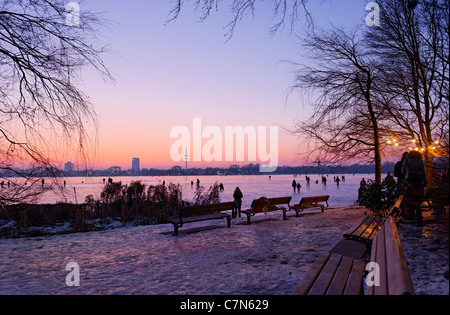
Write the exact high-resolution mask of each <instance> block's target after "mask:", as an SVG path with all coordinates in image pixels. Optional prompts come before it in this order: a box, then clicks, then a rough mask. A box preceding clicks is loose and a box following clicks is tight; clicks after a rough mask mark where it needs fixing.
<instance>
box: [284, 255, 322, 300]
mask: <svg viewBox="0 0 450 315" xmlns="http://www.w3.org/2000/svg"><path fill="white" fill-rule="evenodd" d="M330 256H331V254H330V253H324V254H322V255H320V256H319V258H318V259H317V260H316V261H315V262H314V264H313V265H312V266H311V269H309V270H308V272H307V273H306V274H305V275H304V276H303V278H302V280H301V281H300V283H299V284H298V286H297V287H296V288H295V289H294V291H293V293H292V294H293V295H306V294H308V292H309V290H310V289H311V286H312V285H313V284H314V281H316V279H317V277H318V276H319V274H320V271H321V270H322V269H323V266H325V264H326V263H327V261H328V259H329V258H330Z"/></svg>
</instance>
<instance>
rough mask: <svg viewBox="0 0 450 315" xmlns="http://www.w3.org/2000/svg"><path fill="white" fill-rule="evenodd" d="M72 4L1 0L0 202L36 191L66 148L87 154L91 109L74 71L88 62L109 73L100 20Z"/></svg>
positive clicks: (92, 130)
mask: <svg viewBox="0 0 450 315" xmlns="http://www.w3.org/2000/svg"><path fill="white" fill-rule="evenodd" d="M73 5H74V3H69V5H68V4H67V2H66V1H63V0H55V1H49V0H42V1H35V0H15V1H11V0H2V1H0V87H1V89H0V180H3V181H5V180H7V181H10V180H12V181H13V183H12V187H10V189H9V190H7V189H1V190H0V205H1V204H6V203H9V202H17V201H19V200H22V199H23V198H25V197H29V196H34V195H36V194H39V193H40V191H42V189H36V183H40V182H41V180H40V179H39V178H40V177H42V176H53V177H56V176H57V174H56V172H55V167H54V162H55V161H56V160H57V156H58V153H61V152H63V151H64V150H66V149H65V148H68V147H75V148H77V150H76V151H77V152H78V155H79V156H80V160H86V149H87V148H86V146H87V144H88V140H89V139H91V137H90V136H91V135H92V134H95V128H96V127H95V126H96V114H95V111H94V109H93V107H92V105H91V103H90V102H89V99H88V97H87V96H86V95H85V94H84V93H83V92H82V91H81V90H80V89H79V88H78V84H79V83H80V79H81V77H80V72H81V70H82V69H83V68H84V67H91V68H94V69H96V70H97V71H98V72H99V73H100V74H101V75H102V76H103V78H104V79H111V76H110V74H109V72H108V70H107V69H106V67H105V65H104V63H103V61H102V59H101V55H102V53H103V52H105V47H104V46H100V47H98V46H99V45H98V44H97V42H98V38H96V33H97V30H98V28H99V27H100V26H101V25H102V24H103V21H101V20H100V19H99V16H98V14H95V13H92V12H88V11H82V12H79V11H78V9H79V7H77V6H75V7H74V6H73ZM80 14H81V15H80ZM30 165H31V168H32V171H26V172H24V171H21V169H22V168H26V167H27V166H30ZM11 175H14V176H15V178H16V179H10V178H9V177H10V176H11ZM6 177H8V178H6ZM18 178H20V179H18ZM4 184H5V183H4Z"/></svg>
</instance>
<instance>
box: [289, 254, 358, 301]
mask: <svg viewBox="0 0 450 315" xmlns="http://www.w3.org/2000/svg"><path fill="white" fill-rule="evenodd" d="M364 270H365V263H364V262H363V261H362V260H357V259H352V258H350V257H346V256H341V255H338V254H332V253H325V254H322V255H321V256H320V257H319V258H318V259H317V260H316V262H315V263H314V264H313V265H312V266H311V268H310V270H309V271H308V272H307V273H306V274H305V276H304V277H303V279H302V280H301V281H300V283H299V285H298V286H297V287H296V288H295V289H294V291H293V292H292V294H293V295H361V294H362V293H363V277H364Z"/></svg>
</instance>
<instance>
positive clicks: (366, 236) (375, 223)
mask: <svg viewBox="0 0 450 315" xmlns="http://www.w3.org/2000/svg"><path fill="white" fill-rule="evenodd" d="M382 220H383V219H382V218H381V217H374V218H373V220H372V222H370V224H369V225H368V226H367V227H366V229H365V231H364V232H363V233H362V234H361V235H360V238H361V239H363V240H371V239H372V238H373V237H374V236H375V235H376V233H377V231H378V230H379V229H380V223H382Z"/></svg>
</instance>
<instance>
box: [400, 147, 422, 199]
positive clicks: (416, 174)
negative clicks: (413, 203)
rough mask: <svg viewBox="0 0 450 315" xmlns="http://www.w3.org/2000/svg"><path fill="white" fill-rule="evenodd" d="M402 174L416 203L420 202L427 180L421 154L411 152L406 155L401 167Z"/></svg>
mask: <svg viewBox="0 0 450 315" xmlns="http://www.w3.org/2000/svg"><path fill="white" fill-rule="evenodd" d="M402 173H403V175H404V176H405V178H406V180H407V181H408V184H409V186H410V188H411V189H412V191H413V193H414V194H415V197H416V198H417V201H418V202H420V201H422V200H423V194H424V189H425V186H426V183H427V180H426V177H425V167H424V164H423V159H422V154H420V152H418V151H411V152H409V153H408V155H406V159H405V161H404V162H403V166H402Z"/></svg>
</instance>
